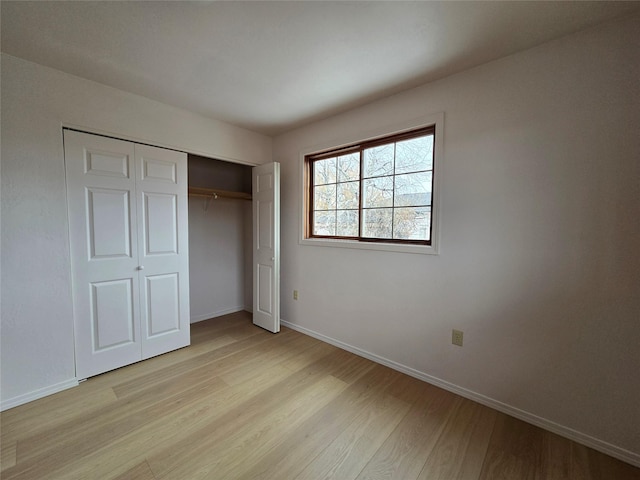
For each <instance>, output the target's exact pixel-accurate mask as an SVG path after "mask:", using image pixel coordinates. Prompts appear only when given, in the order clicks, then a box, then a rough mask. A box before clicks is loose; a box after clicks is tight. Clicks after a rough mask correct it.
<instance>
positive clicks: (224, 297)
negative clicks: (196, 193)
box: [189, 197, 251, 322]
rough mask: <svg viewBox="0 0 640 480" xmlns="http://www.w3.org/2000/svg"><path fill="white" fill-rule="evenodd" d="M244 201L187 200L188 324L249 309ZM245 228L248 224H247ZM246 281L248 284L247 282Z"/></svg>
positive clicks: (248, 252) (245, 203)
mask: <svg viewBox="0 0 640 480" xmlns="http://www.w3.org/2000/svg"><path fill="white" fill-rule="evenodd" d="M250 205H251V203H250V202H247V201H246V200H238V199H228V198H222V197H220V198H218V199H217V200H211V201H210V202H209V205H208V207H207V206H206V199H205V198H202V197H189V287H190V304H191V321H192V322H198V321H201V320H206V319H208V318H212V317H217V316H220V315H224V314H227V313H231V312H237V311H239V310H244V309H245V308H250V304H249V305H246V304H245V285H246V284H247V283H248V284H249V285H251V279H250V278H249V279H247V278H246V275H245V271H246V268H245V263H248V264H249V265H251V261H250V259H251V249H249V250H248V251H246V250H245V243H246V242H245V236H246V235H247V233H248V235H249V236H250V235H251V232H250V231H249V232H245V226H246V219H245V215H247V214H248V215H249V217H250V216H251V209H250V208H249V209H247V206H250ZM249 226H251V223H250V222H249ZM247 280H248V281H247Z"/></svg>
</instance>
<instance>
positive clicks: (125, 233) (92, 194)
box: [86, 188, 131, 260]
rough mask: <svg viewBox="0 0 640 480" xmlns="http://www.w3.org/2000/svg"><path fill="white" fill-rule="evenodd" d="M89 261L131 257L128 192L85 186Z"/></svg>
mask: <svg viewBox="0 0 640 480" xmlns="http://www.w3.org/2000/svg"><path fill="white" fill-rule="evenodd" d="M86 198H87V216H88V219H87V220H88V222H87V228H88V241H89V258H90V260H93V259H99V258H116V257H130V256H131V231H130V225H131V220H130V214H129V212H130V207H129V202H130V198H129V192H128V191H127V190H109V189H97V188H87V196H86Z"/></svg>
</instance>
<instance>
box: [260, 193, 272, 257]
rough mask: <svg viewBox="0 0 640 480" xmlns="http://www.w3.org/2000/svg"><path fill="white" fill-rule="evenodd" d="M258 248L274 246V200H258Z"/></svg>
mask: <svg viewBox="0 0 640 480" xmlns="http://www.w3.org/2000/svg"><path fill="white" fill-rule="evenodd" d="M257 222H258V231H257V234H258V248H268V249H272V248H273V231H272V226H273V202H270V201H269V202H262V201H260V200H258V218H257Z"/></svg>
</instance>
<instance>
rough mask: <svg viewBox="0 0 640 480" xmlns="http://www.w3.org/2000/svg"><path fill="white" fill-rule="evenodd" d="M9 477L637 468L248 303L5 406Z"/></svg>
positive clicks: (453, 475)
mask: <svg viewBox="0 0 640 480" xmlns="http://www.w3.org/2000/svg"><path fill="white" fill-rule="evenodd" d="M1 421H2V424H1V426H2V474H1V477H2V479H3V480H9V479H18V478H19V479H29V480H37V479H45V478H46V479H65V480H68V479H83V480H86V479H99V480H103V479H104V480H107V479H139V480H151V479H176V480H193V479H220V478H230V479H258V478H260V479H277V480H289V479H314V480H315V479H325V478H327V479H328V478H332V479H340V480H348V479H365V478H366V479H382V478H384V479H391V478H394V479H401V480H412V479H447V480H449V479H465V480H467V479H469V480H476V479H487V480H489V479H490V480H494V479H508V480H519V479H544V480H554V479H563V478H566V479H572V480H574V479H587V480H596V479H597V480H600V479H602V480H605V479H606V480H625V479H640V469H638V468H634V467H632V466H630V465H627V464H624V463H622V462H619V461H617V460H615V459H613V458H611V457H608V456H606V455H603V454H601V453H598V452H596V451H594V450H591V449H589V448H586V447H583V446H581V445H578V444H576V443H574V442H571V441H569V440H566V439H563V438H561V437H559V436H557V435H554V434H551V433H548V432H546V431H544V430H541V429H539V428H536V427H533V426H531V425H528V424H526V423H523V422H521V421H519V420H515V419H513V418H511V417H508V416H506V415H503V414H501V413H498V412H496V411H495V410H491V409H489V408H486V407H483V406H481V405H479V404H477V403H474V402H472V401H469V400H466V399H463V398H461V397H458V396H456V395H454V394H451V393H448V392H446V391H444V390H441V389H439V388H436V387H434V386H431V385H428V384H426V383H423V382H421V381H419V380H416V379H414V378H411V377H408V376H406V375H403V374H401V373H398V372H395V371H393V370H391V369H389V368H386V367H383V366H381V365H377V364H375V363H373V362H370V361H369V360H365V359H363V358H360V357H358V356H355V355H352V354H350V353H347V352H344V351H342V350H339V349H337V348H335V347H333V346H330V345H328V344H325V343H322V342H320V341H317V340H315V339H313V338H310V337H307V336H305V335H302V334H300V333H298V332H295V331H293V330H290V329H286V328H284V329H283V331H282V332H281V333H279V334H278V335H273V334H270V333H267V332H265V331H264V330H261V329H259V328H257V327H254V326H253V325H251V321H250V318H249V316H248V314H246V313H238V314H233V315H227V316H225V317H220V318H217V319H214V320H209V321H206V322H200V323H197V324H194V325H193V326H192V346H191V347H188V348H185V349H182V350H179V351H176V352H172V353H169V354H166V355H162V356H160V357H157V358H154V359H151V360H148V361H145V362H141V363H138V364H135V365H131V366H129V367H125V368H122V369H119V370H116V371H114V372H110V373H107V374H104V375H100V376H97V377H94V378H91V379H89V380H87V381H86V382H84V383H82V384H81V385H80V386H79V387H77V388H72V389H70V390H66V391H64V392H61V393H58V394H56V395H52V396H50V397H47V398H43V399H41V400H38V401H35V402H31V403H29V404H26V405H22V406H20V407H16V408H14V409H11V410H8V411H6V412H3V413H2V415H1Z"/></svg>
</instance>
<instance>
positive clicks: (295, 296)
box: [293, 290, 298, 300]
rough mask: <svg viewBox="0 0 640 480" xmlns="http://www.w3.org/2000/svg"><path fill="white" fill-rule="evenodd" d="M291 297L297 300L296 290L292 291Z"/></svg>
mask: <svg viewBox="0 0 640 480" xmlns="http://www.w3.org/2000/svg"><path fill="white" fill-rule="evenodd" d="M293 299H294V300H297V299H298V290H294V291H293Z"/></svg>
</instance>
